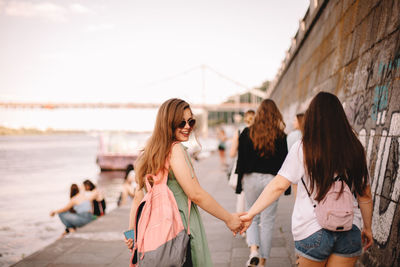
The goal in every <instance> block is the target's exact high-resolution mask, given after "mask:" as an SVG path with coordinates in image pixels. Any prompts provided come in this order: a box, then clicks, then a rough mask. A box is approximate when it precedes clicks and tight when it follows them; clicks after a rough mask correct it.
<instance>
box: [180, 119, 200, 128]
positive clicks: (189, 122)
mask: <svg viewBox="0 0 400 267" xmlns="http://www.w3.org/2000/svg"><path fill="white" fill-rule="evenodd" d="M186 123H187V124H189V127H190V128H193V126H194V125H195V124H196V120H195V119H188V120H187V121H185V120H183V121H181V122H180V123H179V124H178V128H180V129H182V128H185V126H186Z"/></svg>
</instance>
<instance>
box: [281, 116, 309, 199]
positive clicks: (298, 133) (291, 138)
mask: <svg viewBox="0 0 400 267" xmlns="http://www.w3.org/2000/svg"><path fill="white" fill-rule="evenodd" d="M303 124H304V113H297V114H296V116H295V117H294V119H293V129H294V130H293V131H291V132H290V133H289V134H288V136H287V146H288V151H289V150H290V148H291V147H292V145H293V144H294V143H296V142H297V141H298V140H301V138H302V137H303V134H302V129H303ZM292 187H293V192H294V195H295V196H296V194H297V184H292ZM290 192H291V188H288V190H286V191H285V195H290Z"/></svg>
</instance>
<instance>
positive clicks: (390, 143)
mask: <svg viewBox="0 0 400 267" xmlns="http://www.w3.org/2000/svg"><path fill="white" fill-rule="evenodd" d="M399 25H400V0H358V1H354V0H331V1H326V0H311V1H310V8H309V10H308V12H307V13H306V15H305V17H304V19H303V20H302V21H301V22H300V25H299V31H298V32H297V34H296V36H295V38H293V41H292V46H291V47H290V49H289V50H288V52H287V54H286V58H285V59H284V61H283V62H282V66H281V68H280V69H279V71H278V74H277V76H276V78H275V80H274V81H273V83H272V86H271V87H270V89H269V91H268V92H267V94H268V96H269V97H270V98H272V99H274V100H275V101H276V103H277V104H278V106H279V108H280V109H281V110H282V113H283V115H284V118H285V121H286V123H287V125H288V126H290V122H291V121H292V120H293V118H294V116H295V114H296V112H299V111H304V110H305V109H306V108H307V105H308V104H309V101H310V100H311V99H312V97H314V96H315V94H316V93H317V92H319V91H328V92H331V93H334V94H336V95H337V96H338V97H339V99H340V100H341V101H342V102H343V105H344V107H345V110H346V113H347V115H348V118H349V120H350V122H351V123H352V125H353V127H354V129H355V130H356V131H357V133H358V134H359V138H360V140H361V142H362V143H363V144H364V146H365V149H366V152H367V162H368V164H369V171H370V176H371V181H372V191H373V200H374V211H373V224H372V230H373V234H374V245H373V247H372V248H371V249H370V250H369V251H368V252H366V253H364V254H363V256H362V258H361V260H360V262H361V264H363V265H365V266H400V205H399V196H400V168H399V165H400V146H399V143H400V30H399V29H400V26H399ZM288 130H290V127H288Z"/></svg>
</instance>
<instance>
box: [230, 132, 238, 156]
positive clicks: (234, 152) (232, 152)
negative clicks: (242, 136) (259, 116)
mask: <svg viewBox="0 0 400 267" xmlns="http://www.w3.org/2000/svg"><path fill="white" fill-rule="evenodd" d="M238 148H239V134H238V132H237V131H235V134H234V135H233V137H232V145H231V150H230V151H229V156H230V157H231V158H234V157H235V156H236V155H237V151H238Z"/></svg>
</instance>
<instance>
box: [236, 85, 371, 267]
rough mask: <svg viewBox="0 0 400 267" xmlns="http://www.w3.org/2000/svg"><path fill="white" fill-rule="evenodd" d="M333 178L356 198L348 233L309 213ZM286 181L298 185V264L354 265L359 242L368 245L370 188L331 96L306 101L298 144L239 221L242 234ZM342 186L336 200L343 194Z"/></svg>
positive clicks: (360, 151)
mask: <svg viewBox="0 0 400 267" xmlns="http://www.w3.org/2000/svg"><path fill="white" fill-rule="evenodd" d="M338 176H340V177H341V178H342V180H343V182H342V184H343V183H344V182H346V183H347V185H349V188H350V189H351V191H352V192H353V193H354V195H355V196H356V197H355V196H353V198H354V199H353V200H354V202H355V203H356V205H354V207H353V212H354V213H353V214H354V217H353V225H352V227H351V225H350V228H351V229H350V230H347V231H330V230H327V229H325V228H322V226H321V225H320V223H319V221H318V219H317V217H316V211H315V210H314V205H316V204H315V203H319V202H320V201H321V200H322V199H324V197H325V195H326V194H327V192H328V191H329V190H330V188H331V186H332V185H333V184H334V182H335V177H338ZM291 183H296V184H298V189H297V196H296V202H295V206H294V209H293V215H292V233H293V239H294V241H295V248H296V253H297V255H298V256H299V261H298V262H299V266H301V267H304V266H354V265H355V262H356V261H357V258H358V257H359V256H360V255H361V253H362V243H364V249H367V248H368V247H370V246H371V245H372V231H371V224H372V197H371V187H370V182H369V176H368V169H367V163H366V159H365V152H364V148H363V146H362V144H361V143H360V141H359V140H358V138H357V136H356V134H355V132H354V130H353V129H352V127H351V126H350V124H349V122H348V120H347V117H346V114H345V112H344V110H343V107H342V105H341V103H340V101H339V99H338V98H337V97H336V96H335V95H333V94H330V93H326V92H320V93H318V94H317V95H316V96H315V97H314V99H313V100H312V101H311V103H310V106H309V107H308V109H307V111H306V113H305V119H304V135H303V138H302V141H297V142H296V143H295V144H294V145H293V146H292V147H291V149H290V151H289V154H288V156H287V157H286V159H285V162H284V164H283V165H282V168H281V169H280V170H279V172H278V175H277V176H276V177H275V178H274V179H273V180H272V181H271V183H270V184H269V185H268V186H266V187H265V189H264V191H263V192H262V194H261V195H260V197H259V198H258V199H257V201H256V202H255V203H254V204H253V206H252V207H251V208H250V210H249V211H248V214H247V215H245V216H242V217H241V218H242V220H243V221H244V222H245V228H244V230H245V229H246V228H247V227H248V226H249V225H250V223H251V220H252V219H253V218H254V216H255V215H256V214H258V213H260V212H261V211H262V210H264V209H265V208H266V207H268V206H270V205H271V204H272V203H274V201H276V199H277V198H278V197H279V196H280V195H281V194H282V193H283V192H284V191H285V190H286V189H287V188H288V187H289V185H290V184H291ZM343 188H344V187H343V186H342V189H341V191H340V194H339V196H340V195H341V194H344V191H343V190H344V189H343ZM309 194H310V195H309ZM350 195H351V194H350ZM350 201H351V200H350ZM356 201H357V202H358V205H357V202H356ZM361 219H362V223H363V225H361ZM360 230H361V231H360Z"/></svg>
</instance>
